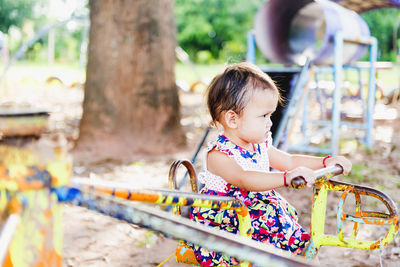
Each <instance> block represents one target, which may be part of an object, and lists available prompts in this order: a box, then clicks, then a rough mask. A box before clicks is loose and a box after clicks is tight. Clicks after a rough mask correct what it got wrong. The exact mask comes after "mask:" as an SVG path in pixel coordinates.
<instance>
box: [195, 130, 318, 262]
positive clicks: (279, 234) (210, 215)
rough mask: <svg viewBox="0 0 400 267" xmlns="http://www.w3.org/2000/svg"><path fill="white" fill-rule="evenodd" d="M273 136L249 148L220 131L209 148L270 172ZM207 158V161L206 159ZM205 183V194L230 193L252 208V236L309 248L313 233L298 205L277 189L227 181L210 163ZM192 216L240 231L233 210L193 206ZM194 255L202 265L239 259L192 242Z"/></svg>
mask: <svg viewBox="0 0 400 267" xmlns="http://www.w3.org/2000/svg"><path fill="white" fill-rule="evenodd" d="M271 144H272V139H271V136H269V137H268V138H267V140H266V141H265V143H262V144H255V145H254V150H255V152H250V151H248V150H246V149H244V148H242V147H239V146H237V145H235V144H233V143H232V142H231V141H229V139H228V138H226V137H225V136H224V135H219V136H218V139H217V141H215V142H210V144H209V147H208V151H207V153H208V152H209V151H211V150H213V149H215V150H217V151H220V152H222V153H225V154H226V155H228V156H229V157H231V158H233V159H234V160H235V161H236V162H237V163H238V164H239V165H240V166H241V167H242V168H243V169H244V170H253V171H262V172H269V171H270V170H269V159H268V153H267V152H268V148H269V146H270V145H271ZM205 162H206V161H205ZM199 181H200V182H202V183H203V184H204V187H203V189H202V191H201V193H203V194H208V195H218V196H229V197H234V198H237V199H239V200H241V201H242V202H243V203H245V205H246V206H247V208H248V209H249V213H250V218H251V225H252V227H253V234H252V239H254V240H257V241H259V242H264V243H268V244H272V245H274V246H275V247H277V248H281V249H283V250H287V251H290V252H292V253H295V254H300V253H301V252H303V250H304V249H305V248H306V246H307V244H308V241H309V240H310V235H309V234H308V233H306V231H305V230H304V229H303V228H302V227H301V226H300V225H299V224H298V223H297V213H296V211H295V209H294V208H293V207H292V206H291V205H290V204H289V203H288V202H287V201H286V200H285V199H284V198H283V197H281V196H280V195H279V194H278V193H277V192H275V191H274V190H270V191H266V192H252V191H246V190H244V189H240V188H238V187H236V186H234V185H231V184H229V183H227V182H226V181H225V180H224V179H223V178H221V177H219V176H217V175H214V174H212V173H211V172H209V171H208V170H207V166H206V165H205V167H204V168H203V170H202V171H201V172H200V174H199ZM190 218H191V219H192V220H194V221H196V222H200V223H203V224H205V225H208V226H211V227H215V228H217V229H222V230H225V231H228V232H230V233H234V234H239V231H238V223H239V222H238V218H237V215H236V213H235V212H234V211H232V210H224V209H209V208H199V207H193V208H192V209H191V214H190ZM193 249H194V252H195V256H196V259H197V261H198V262H199V263H200V264H201V266H232V265H239V261H238V260H237V259H235V258H233V257H229V256H226V255H223V254H220V253H216V252H214V251H209V250H207V249H206V248H203V247H199V246H197V245H193Z"/></svg>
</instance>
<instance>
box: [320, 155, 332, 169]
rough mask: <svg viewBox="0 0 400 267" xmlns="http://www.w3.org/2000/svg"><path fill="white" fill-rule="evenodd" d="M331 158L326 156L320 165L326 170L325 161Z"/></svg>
mask: <svg viewBox="0 0 400 267" xmlns="http://www.w3.org/2000/svg"><path fill="white" fill-rule="evenodd" d="M331 157H332V156H331V155H328V156H326V157H325V158H324V159H323V160H322V165H324V168H326V163H325V161H326V160H327V159H329V158H331Z"/></svg>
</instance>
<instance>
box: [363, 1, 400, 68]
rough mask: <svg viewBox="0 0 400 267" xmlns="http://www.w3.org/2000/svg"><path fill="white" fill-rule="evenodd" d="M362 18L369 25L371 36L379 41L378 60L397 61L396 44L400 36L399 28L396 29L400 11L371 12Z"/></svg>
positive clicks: (391, 9)
mask: <svg viewBox="0 0 400 267" xmlns="http://www.w3.org/2000/svg"><path fill="white" fill-rule="evenodd" d="M361 17H362V18H363V19H364V20H365V22H366V23H367V24H368V27H369V30H370V31H371V36H374V37H375V38H376V39H377V40H378V47H379V55H378V60H382V61H393V62H394V61H396V55H397V53H398V51H396V47H395V45H394V44H395V43H396V40H397V38H398V37H399V36H400V34H399V28H398V27H397V29H396V27H395V25H396V21H398V20H399V17H400V13H399V10H398V9H397V8H382V9H377V10H371V11H369V12H366V13H363V14H361ZM396 33H397V34H396ZM393 38H395V39H396V40H393Z"/></svg>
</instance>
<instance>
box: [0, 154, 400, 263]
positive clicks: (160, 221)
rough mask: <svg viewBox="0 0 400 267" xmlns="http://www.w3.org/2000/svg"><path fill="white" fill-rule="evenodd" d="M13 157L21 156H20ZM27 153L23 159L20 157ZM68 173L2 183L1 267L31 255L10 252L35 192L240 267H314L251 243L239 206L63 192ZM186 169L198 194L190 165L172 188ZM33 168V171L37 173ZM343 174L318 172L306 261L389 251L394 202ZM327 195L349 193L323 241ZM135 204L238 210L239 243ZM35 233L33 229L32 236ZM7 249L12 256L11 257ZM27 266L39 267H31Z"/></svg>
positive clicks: (109, 189)
mask: <svg viewBox="0 0 400 267" xmlns="http://www.w3.org/2000/svg"><path fill="white" fill-rule="evenodd" d="M14 152H15V153H18V152H17V151H14ZM25 152H26V151H22V153H25ZM19 164H21V162H14V163H13V164H11V165H9V166H8V167H9V168H8V169H9V170H13V169H22V167H23V166H22V165H21V166H19ZM67 165H68V164H67ZM67 165H65V164H63V163H62V161H61V162H52V163H51V164H49V165H47V168H46V169H41V168H42V167H37V168H36V169H35V172H33V173H32V172H29V175H26V176H21V177H20V179H13V180H10V179H9V178H10V177H9V176H6V175H4V173H3V174H2V176H1V177H0V185H1V192H2V194H3V195H4V194H5V195H7V200H6V205H5V206H4V207H3V209H2V216H3V218H5V219H4V222H3V224H2V229H1V232H0V256H1V258H0V262H1V263H4V265H3V266H15V265H14V264H13V263H12V261H11V260H10V258H12V255H11V256H10V254H12V253H15V254H18V253H21V251H19V252H18V251H17V252H16V251H15V250H23V251H25V250H24V249H26V247H24V246H22V247H18V246H17V247H16V246H13V245H12V244H13V241H14V239H15V238H13V236H14V235H15V234H17V233H18V231H19V230H18V229H19V228H18V227H19V226H20V224H21V223H22V221H21V220H20V218H24V216H25V215H24V214H25V213H32V211H31V210H30V209H33V210H35V209H34V208H32V207H30V205H29V203H28V202H27V201H33V200H32V199H29V197H26V196H27V195H29V194H31V193H34V194H35V192H36V191H43V192H46V193H45V194H46V195H47V196H48V197H49V198H50V199H54V197H57V199H58V202H59V203H60V202H68V203H71V204H73V205H78V206H84V207H87V208H88V209H92V210H96V211H98V212H101V213H103V214H106V215H108V216H111V217H114V218H117V219H120V220H124V221H127V222H129V223H133V224H136V225H139V226H142V227H146V228H150V229H153V230H155V231H158V232H161V233H164V234H166V235H167V236H170V237H173V238H175V239H183V240H186V241H188V242H191V243H195V244H199V245H201V246H204V247H207V248H209V249H211V250H215V251H219V252H222V253H226V254H227V255H230V256H233V257H236V258H238V259H239V260H241V261H242V262H241V266H249V265H250V263H254V264H256V265H258V266H270V265H271V264H273V265H274V266H275V265H276V266H291V265H293V264H296V265H300V266H305V265H308V262H307V261H304V259H302V258H301V257H297V256H293V255H291V254H290V253H288V252H285V251H282V250H279V249H276V248H274V247H273V246H268V245H266V244H261V243H259V242H256V241H254V240H251V239H250V238H249V235H250V234H251V225H250V219H249V215H248V211H247V208H246V207H245V206H244V205H243V203H241V202H240V201H238V200H236V199H233V198H229V197H216V196H206V195H202V194H199V193H197V192H193V193H188V192H181V191H178V190H172V189H171V190H168V189H147V190H146V189H134V188H131V187H129V186H127V185H125V184H116V183H107V182H96V181H93V180H90V179H73V180H72V186H69V185H67V184H64V182H65V180H62V179H61V180H62V183H60V181H61V180H60V178H61V177H64V178H66V174H68V169H67V168H65V167H66V166H67ZM180 165H184V166H185V167H186V169H187V170H188V172H189V175H190V178H191V184H192V190H193V191H197V186H196V185H197V181H196V174H195V171H194V168H193V166H192V164H191V163H190V162H189V161H187V160H183V161H176V162H174V163H173V164H172V166H171V169H170V174H169V184H170V186H171V187H173V188H175V187H176V170H177V168H178V167H179V166H180ZM30 168H31V169H32V167H30ZM341 171H342V170H341V168H340V167H338V166H335V167H330V168H325V169H321V170H318V171H317V176H318V177H319V179H318V182H317V183H316V185H315V188H314V198H313V208H312V218H311V221H312V224H311V236H312V240H313V243H312V244H313V245H312V246H309V249H308V250H307V252H306V253H305V255H304V257H305V258H313V257H314V256H315V255H316V253H317V251H318V249H319V248H320V247H321V246H323V245H331V246H332V245H334V246H343V247H353V248H360V249H378V248H381V247H383V246H385V245H387V244H388V243H390V242H391V241H392V240H393V239H394V237H395V236H396V234H397V232H398V227H399V215H398V211H397V208H396V206H395V205H394V203H393V201H392V200H391V199H390V198H389V197H387V196H386V195H385V194H383V193H381V192H379V191H377V190H374V189H371V188H366V187H361V186H356V185H350V184H345V183H341V182H336V181H332V180H330V178H331V177H332V176H334V175H337V174H339V173H341ZM298 181H300V182H298ZM301 181H302V180H301V179H299V180H294V183H292V186H294V187H302V186H303V185H304V184H302V183H301ZM295 182H297V183H295ZM328 191H342V192H343V193H342V197H341V201H340V203H339V208H338V215H337V221H338V230H337V236H330V235H325V234H324V222H325V210H326V201H327V200H326V196H327V192H328ZM350 193H352V194H354V195H355V199H356V214H355V215H349V214H346V213H344V212H343V205H344V202H345V199H346V197H347V196H348V195H349V194H350ZM361 195H366V196H371V197H374V198H377V199H378V200H380V201H381V202H383V203H384V205H385V206H386V207H387V209H388V212H389V213H388V214H387V213H379V212H367V211H362V210H361V198H360V196H361ZM132 201H135V202H145V203H152V204H163V205H174V206H180V207H182V206H198V207H208V208H224V209H233V210H235V211H236V213H237V214H238V217H239V218H240V232H241V236H238V235H234V234H230V233H227V232H224V231H219V230H216V229H212V228H210V227H207V226H204V225H199V224H197V223H195V222H192V221H190V220H188V219H186V218H183V217H178V216H176V215H172V214H170V213H168V212H165V211H163V210H160V209H155V208H153V207H150V206H143V205H139V204H137V203H132ZM176 213H177V214H179V211H176ZM344 221H352V222H354V231H353V234H352V235H351V237H349V238H345V237H344V236H343V222H344ZM359 224H376V225H384V224H387V225H390V229H389V231H388V233H387V234H386V236H384V237H383V238H381V239H380V240H378V241H360V240H356V237H357V232H358V227H359ZM35 230H36V229H30V231H35ZM18 242H19V244H21V242H22V241H21V240H18ZM26 242H28V241H26ZM10 244H11V245H10ZM181 248H182V247H181ZM9 249H10V250H13V251H9ZM38 249H39V248H38ZM42 249H43V248H42ZM45 252H46V251H40V253H37V257H39V258H40V257H41V256H43V257H44V255H47V254H46V253H45ZM183 252H188V253H183ZM178 253H183V254H185V255H186V256H187V255H190V253H192V252H190V250H186V251H182V250H178V251H177V255H176V256H179V255H178ZM185 255H184V256H185ZM47 259H48V257H45V258H44V259H40V260H41V262H42V263H43V261H45V260H47ZM60 259H61V258H60ZM60 259H58V261H54V262H49V263H47V265H49V266H61V262H62V261H60ZM187 260H188V258H183V261H184V262H187V263H192V264H193V263H194V264H196V262H192V261H187ZM24 266H36V264H35V265H29V264H27V265H24Z"/></svg>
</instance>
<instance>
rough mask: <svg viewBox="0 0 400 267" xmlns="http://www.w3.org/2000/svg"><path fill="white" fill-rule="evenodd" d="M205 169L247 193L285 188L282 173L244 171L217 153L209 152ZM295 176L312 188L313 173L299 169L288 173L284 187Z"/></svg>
mask: <svg viewBox="0 0 400 267" xmlns="http://www.w3.org/2000/svg"><path fill="white" fill-rule="evenodd" d="M207 169H208V171H210V172H211V173H213V174H215V175H218V176H220V177H222V178H223V179H224V180H225V181H227V182H228V183H230V184H233V185H235V186H237V187H239V188H242V189H245V190H248V191H267V190H271V189H274V188H278V187H282V186H285V179H284V172H267V173H265V172H259V171H245V170H243V169H242V167H241V166H239V165H238V164H237V163H236V162H235V160H234V159H232V158H230V157H228V156H227V155H226V154H224V153H222V152H219V151H215V150H213V151H210V152H209V153H208V156H207ZM297 176H302V177H304V178H305V180H306V182H307V186H312V185H313V184H314V181H315V174H314V171H313V170H311V169H309V168H305V167H299V168H296V169H294V170H291V171H288V172H287V174H286V185H289V184H290V181H291V180H292V179H293V178H294V177H297Z"/></svg>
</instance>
